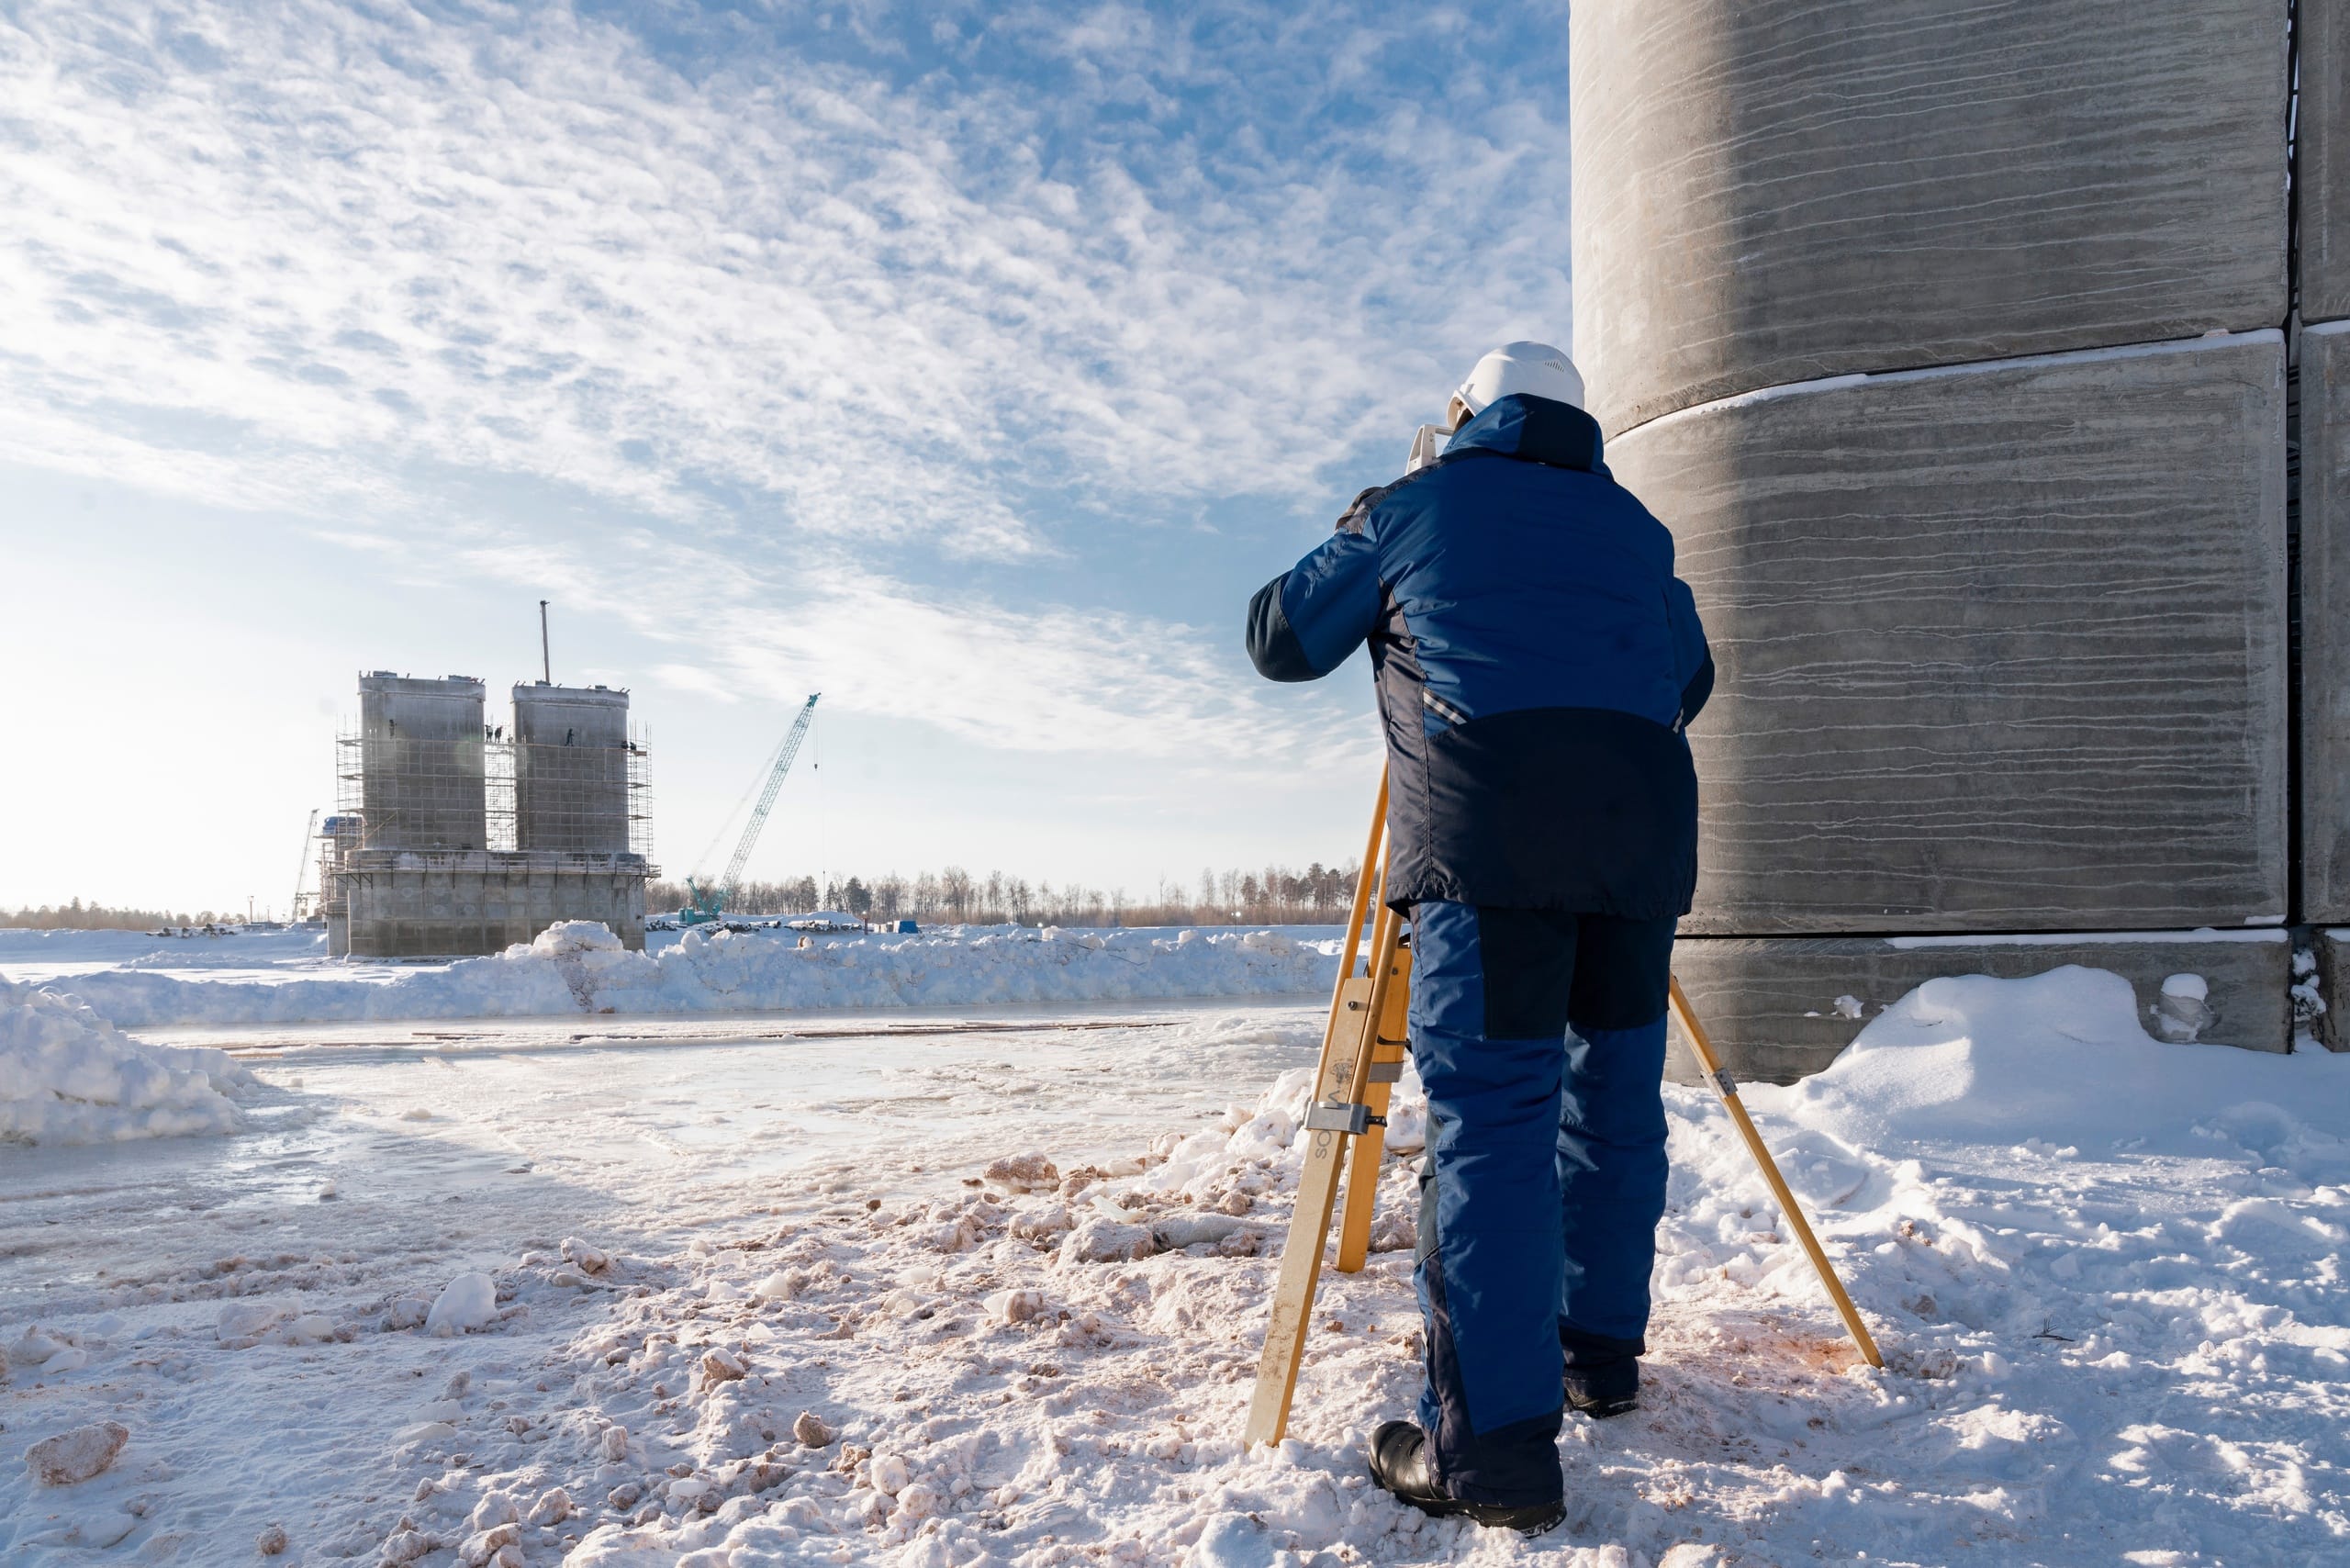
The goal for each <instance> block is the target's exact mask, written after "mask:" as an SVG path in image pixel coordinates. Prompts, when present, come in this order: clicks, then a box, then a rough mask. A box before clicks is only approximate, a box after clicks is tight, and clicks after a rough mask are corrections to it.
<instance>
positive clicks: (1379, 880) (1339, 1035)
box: [1247, 773, 1885, 1443]
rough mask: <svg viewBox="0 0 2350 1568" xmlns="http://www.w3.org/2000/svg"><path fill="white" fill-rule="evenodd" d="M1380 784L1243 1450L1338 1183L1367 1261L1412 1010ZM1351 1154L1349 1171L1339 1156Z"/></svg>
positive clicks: (1826, 1267) (1350, 1228) (1291, 1339)
mask: <svg viewBox="0 0 2350 1568" xmlns="http://www.w3.org/2000/svg"><path fill="white" fill-rule="evenodd" d="M1386 831H1387V778H1386V776H1385V775H1384V774H1383V773H1382V775H1381V776H1380V780H1379V803H1378V805H1377V806H1376V807H1374V808H1373V809H1372V812H1371V836H1370V838H1369V840H1368V841H1367V842H1366V843H1365V844H1364V846H1363V852H1362V873H1361V875H1360V877H1359V878H1358V879H1356V882H1355V896H1354V904H1353V908H1352V909H1351V911H1350V912H1349V913H1348V919H1347V937H1346V951H1345V958H1344V961H1343V962H1341V963H1340V964H1339V966H1338V983H1337V987H1336V989H1335V990H1334V991H1332V992H1331V996H1330V1018H1329V1023H1328V1024H1327V1025H1326V1027H1325V1028H1324V1030H1323V1035H1322V1061H1321V1065H1320V1066H1319V1067H1318V1068H1317V1069H1316V1070H1315V1075H1314V1099H1313V1101H1312V1103H1310V1104H1309V1106H1308V1107H1307V1109H1306V1114H1305V1129H1304V1130H1305V1131H1306V1133H1307V1134H1308V1135H1309V1136H1308V1137H1307V1139H1306V1144H1305V1166H1304V1170H1303V1171H1301V1172H1300V1173H1299V1176H1298V1181H1297V1208H1296V1210H1295V1211H1294V1212H1293V1213H1292V1215H1290V1222H1289V1241H1288V1244H1287V1245H1286V1246H1285V1247H1284V1248H1283V1249H1282V1251H1281V1279H1280V1282H1278V1283H1277V1284H1276V1285H1275V1287H1274V1291H1273V1311H1272V1316H1271V1319H1270V1321H1269V1322H1268V1323H1267V1324H1266V1326H1265V1352H1264V1355H1263V1357H1262V1358H1261V1359H1260V1360H1259V1361H1258V1363H1257V1392H1256V1395H1255V1397H1254V1398H1252V1399H1251V1400H1250V1401H1249V1404H1248V1432H1247V1440H1248V1441H1249V1442H1251V1443H1276V1442H1279V1441H1281V1435H1282V1433H1283V1432H1284V1431H1285V1430H1286V1429H1287V1428H1288V1426H1289V1406H1290V1399H1291V1396H1292V1394H1294V1393H1295V1392H1296V1389H1297V1369H1298V1366H1299V1364H1300V1363H1301V1362H1302V1361H1303V1360H1304V1354H1305V1334H1306V1329H1307V1327H1309V1325H1310V1324H1311V1322H1312V1319H1313V1314H1314V1289H1315V1285H1316V1284H1317V1283H1318V1282H1320V1280H1321V1277H1322V1250H1323V1245H1324V1243H1325V1241H1326V1239H1327V1238H1328V1236H1329V1232H1330V1214H1331V1211H1332V1210H1333V1209H1334V1208H1336V1207H1337V1206H1338V1191H1339V1177H1340V1175H1341V1174H1342V1173H1343V1174H1344V1176H1345V1179H1346V1205H1345V1218H1344V1220H1343V1221H1342V1222H1341V1224H1340V1225H1339V1227H1338V1257H1337V1267H1338V1270H1339V1271H1340V1272H1341V1273H1353V1272H1355V1271H1357V1270H1359V1269H1360V1268H1361V1267H1362V1266H1363V1260H1364V1259H1365V1257H1366V1256H1367V1255H1368V1253H1369V1252H1370V1249H1371V1203H1372V1199H1373V1196H1374V1194H1375V1193H1377V1191H1378V1187H1379V1162H1380V1159H1381V1156H1382V1154H1383V1153H1384V1152H1385V1147H1386V1133H1387V1121H1386V1117H1387V1103H1388V1097H1389V1095H1390V1094H1391V1093H1392V1092H1393V1085H1394V1083H1395V1081H1396V1080H1397V1079H1398V1078H1399V1077H1401V1076H1402V1073H1403V1067H1404V1051H1405V1044H1406V1035H1405V1025H1404V1018H1405V1015H1406V1013H1407V1012H1408V1010H1409V1008H1410V1005H1411V990H1412V979H1411V967H1412V954H1411V949H1410V948H1408V947H1406V946H1404V944H1403V930H1404V923H1403V919H1402V917H1401V916H1399V915H1397V914H1396V913H1395V912H1394V911H1393V910H1391V909H1389V908H1388V907H1387V901H1386V898H1385V893H1386V887H1387V861H1388V857H1387V855H1386V854H1385V853H1384V850H1385V848H1386V845H1385V838H1386ZM1366 915H1371V917H1372V919H1373V924H1372V926H1371V952H1370V956H1369V961H1368V963H1366V964H1363V966H1362V968H1361V970H1360V972H1358V971H1357V964H1358V961H1359V960H1360V959H1362V958H1363V956H1364V955H1363V952H1362V923H1363V918H1364V916H1366ZM1670 995H1671V1006H1672V1010H1673V1018H1674V1020H1675V1021H1676V1022H1678V1023H1679V1024H1680V1025H1681V1031H1682V1033H1683V1034H1684V1036H1687V1038H1688V1041H1689V1046H1690V1048H1691V1049H1692V1050H1693V1051H1695V1053H1696V1057H1697V1065H1698V1067H1699V1069H1700V1070H1702V1071H1703V1072H1704V1074H1705V1078H1706V1081H1707V1082H1708V1083H1710V1084H1712V1085H1713V1088H1714V1092H1716V1093H1717V1094H1718V1095H1720V1096H1721V1101H1722V1104H1723V1105H1724V1106H1725V1107H1726V1108H1727V1109H1728V1110H1729V1115H1730V1120H1731V1121H1733V1122H1735V1123H1736V1124H1737V1125H1738V1130H1739V1134H1740V1137H1743V1138H1744V1139H1745V1140H1746V1147H1747V1150H1748V1152H1750V1153H1751V1154H1752V1155H1753V1156H1754V1163H1755V1164H1756V1166H1758V1167H1759V1168H1760V1169H1761V1170H1762V1179H1763V1180H1764V1181H1765V1182H1769V1183H1770V1185H1771V1194H1772V1196H1773V1197H1774V1198H1775V1199H1777V1200H1778V1204H1779V1211H1780V1213H1782V1214H1784V1215H1786V1216H1787V1224H1788V1226H1790V1227H1791V1228H1792V1229H1793V1230H1794V1231H1795V1233H1796V1239H1797V1240H1799V1241H1801V1242H1802V1243H1803V1248H1804V1250H1805V1251H1806V1252H1807V1253H1808V1254H1809V1255H1810V1257H1811V1263H1812V1267H1813V1268H1815V1269H1817V1270H1818V1271H1819V1282H1820V1283H1821V1284H1823V1285H1825V1286H1827V1287H1828V1294H1829V1298H1830V1300H1831V1301H1833V1302H1834V1303H1835V1304H1836V1311H1837V1313H1838V1315H1839V1316H1841V1317H1842V1318H1843V1320H1844V1327H1845V1328H1846V1330H1847V1331H1849V1332H1850V1333H1851V1335H1852V1343H1853V1344H1855V1345H1857V1346H1859V1347H1860V1351H1861V1354H1862V1355H1863V1356H1864V1357H1866V1358H1867V1360H1868V1363H1869V1365H1871V1366H1873V1367H1881V1366H1883V1365H1884V1364H1885V1362H1884V1360H1883V1359H1882V1358H1881V1357H1879V1356H1878V1354H1877V1349H1876V1341H1874V1339H1872V1338H1869V1331H1868V1327H1867V1326H1866V1325H1865V1324H1863V1323H1862V1321H1861V1315H1860V1314H1859V1313H1858V1312H1856V1311H1854V1310H1853V1308H1852V1297H1851V1296H1849V1295H1846V1294H1844V1286H1843V1284H1842V1282H1841V1281H1839V1280H1838V1279H1837V1278H1836V1271H1835V1269H1834V1268H1833V1267H1832V1266H1831V1265H1830V1263H1829V1261H1828V1254H1827V1253H1825V1252H1823V1251H1821V1250H1820V1248H1819V1241H1818V1238H1816V1237H1814V1236H1813V1235H1812V1233H1811V1226H1809V1225H1808V1224H1807V1223H1805V1220H1804V1217H1803V1211H1802V1210H1801V1209H1799V1208H1797V1207H1796V1198H1795V1194H1794V1193H1791V1192H1789V1191H1788V1190H1787V1183H1786V1182H1785V1179H1784V1178H1783V1177H1781V1176H1780V1174H1779V1168H1778V1166H1777V1164H1776V1163H1774V1161H1773V1160H1772V1159H1771V1151H1770V1150H1769V1149H1768V1148H1764V1147H1763V1144H1762V1135H1761V1134H1760V1133H1758V1132H1756V1131H1755V1130H1754V1122H1753V1119H1752V1118H1751V1117H1750V1116H1749V1115H1748V1114H1746V1107H1745V1106H1744V1105H1742V1104H1740V1103H1739V1098H1738V1085H1737V1084H1736V1083H1735V1082H1734V1081H1732V1080H1731V1078H1730V1075H1729V1073H1728V1072H1726V1071H1724V1070H1723V1069H1722V1064H1721V1058H1719V1057H1718V1056H1716V1055H1715V1054H1714V1045H1713V1042H1712V1041H1711V1040H1710V1039H1708V1038H1707V1036H1706V1030H1705V1026H1704V1025H1701V1024H1699V1023H1698V1022H1697V1015H1696V1014H1695V1012H1693V1011H1692V1010H1691V1009H1690V1006H1689V999H1688V997H1687V996H1685V995H1684V994H1683V992H1682V990H1681V982H1680V981H1679V980H1673V982H1672V986H1671V992H1670ZM1350 1153H1351V1156H1352V1158H1351V1159H1349V1158H1348V1156H1349V1154H1350Z"/></svg>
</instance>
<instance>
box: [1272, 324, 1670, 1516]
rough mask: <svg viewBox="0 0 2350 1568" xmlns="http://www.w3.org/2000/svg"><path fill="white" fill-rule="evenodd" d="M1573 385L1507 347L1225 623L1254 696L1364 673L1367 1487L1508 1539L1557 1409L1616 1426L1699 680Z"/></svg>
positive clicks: (1559, 364) (1552, 1451) (1656, 569)
mask: <svg viewBox="0 0 2350 1568" xmlns="http://www.w3.org/2000/svg"><path fill="white" fill-rule="evenodd" d="M1582 404H1583V380H1582V377H1581V376H1580V375H1578V374H1577V373H1576V371H1575V368H1574V366H1573V364H1572V362H1571V361H1570V360H1569V359H1568V357H1567V356H1566V355H1565V354H1564V353H1561V352H1560V351H1559V350H1557V349H1554V348H1551V347H1550V346H1549V345H1547V344H1543V343H1535V342H1516V343H1511V344H1509V345H1508V346H1506V347H1505V348H1501V349H1497V350H1495V351H1494V353H1489V354H1487V355H1486V356H1485V357H1484V358H1483V359H1482V360H1480V361H1478V362H1477V366H1476V368H1475V369H1474V370H1473V371H1472V372H1471V374H1470V375H1469V379H1468V380H1467V381H1465V382H1464V383H1462V384H1461V386H1460V388H1459V390H1457V391H1456V392H1455V393H1454V394H1453V397H1452V400H1451V403H1450V405H1449V412H1448V423H1449V425H1450V426H1451V430H1452V434H1451V439H1450V441H1449V443H1447V444H1446V445H1445V447H1444V450H1443V454H1442V455H1441V456H1440V457H1438V458H1437V459H1436V460H1435V461H1434V462H1432V463H1429V464H1427V465H1425V466H1422V467H1420V468H1418V469H1417V470H1416V471H1415V472H1412V473H1409V474H1407V475H1406V476H1404V478H1402V479H1399V480H1397V481H1396V482H1395V483H1393V484H1392V485H1385V486H1382V487H1378V488H1376V489H1371V490H1366V491H1364V492H1363V493H1362V494H1361V495H1360V496H1358V497H1357V498H1355V502H1354V504H1353V505H1352V506H1351V507H1349V508H1348V509H1347V512H1346V515H1345V516H1343V517H1341V518H1340V519H1339V520H1338V523H1337V530H1336V532H1333V533H1332V534H1331V536H1330V538H1329V539H1328V540H1327V541H1326V542H1325V543H1323V544H1322V545H1321V546H1320V547H1319V548H1317V549H1315V551H1314V552H1313V553H1312V554H1308V555H1307V556H1306V557H1305V558H1304V560H1303V561H1300V562H1299V563H1298V564H1297V565H1296V566H1294V567H1292V568H1291V569H1290V570H1289V571H1287V572H1285V573H1283V574H1282V575H1281V577H1276V578H1275V579H1274V580H1273V581H1271V582H1270V583H1268V584H1267V585H1266V586H1265V587H1264V588H1263V589H1262V590H1261V591H1260V592H1259V593H1258V595H1257V596H1256V599H1254V601H1253V602H1252V603H1251V604H1250V605H1249V607H1248V652H1249V655H1250V657H1251V658H1252V659H1254V660H1255V662H1256V666H1257V668H1258V670H1259V672H1260V673H1261V674H1263V675H1265V676H1266V677H1267V678H1270V679H1273V680H1314V679H1316V678H1320V677H1322V676H1326V675H1327V674H1329V673H1330V672H1331V671H1332V670H1335V669H1337V667H1338V666H1340V665H1341V664H1343V663H1345V662H1346V660H1347V658H1348V655H1351V654H1352V653H1353V652H1354V650H1355V649H1356V648H1357V647H1358V646H1359V645H1360V644H1363V643H1365V642H1368V643H1369V644H1371V669H1372V673H1373V676H1374V678H1375V681H1376V684H1377V690H1378V697H1379V710H1380V717H1381V720H1382V723H1383V725H1384V727H1385V730H1386V735H1387V757H1388V770H1389V781H1388V816H1387V831H1388V835H1389V843H1390V846H1391V849H1390V853H1391V855H1392V857H1393V861H1392V866H1391V869H1390V872H1389V876H1388V881H1387V889H1386V897H1387V901H1388V902H1389V903H1390V904H1392V905H1393V906H1395V907H1396V908H1398V909H1399V910H1401V911H1403V912H1404V913H1406V914H1407V915H1408V916H1409V918H1410V921H1411V943H1412V949H1413V960H1412V963H1413V969H1412V1010H1411V1034H1412V1059H1413V1063H1414V1065H1415V1066H1416V1068H1417V1070H1418V1072H1419V1076H1420V1081H1421V1082H1422V1083H1423V1084H1424V1085H1425V1086H1426V1087H1427V1096H1428V1155H1427V1160H1426V1163H1425V1166H1424V1169H1423V1173H1422V1175H1421V1178H1420V1225H1419V1257H1418V1270H1417V1281H1418V1288H1419V1297H1420V1309H1421V1313H1422V1316H1424V1318H1425V1319H1426V1324H1427V1336H1426V1361H1427V1386H1426V1388H1425V1390H1424V1391H1423V1392H1422V1394H1421V1395H1420V1402H1419V1411H1418V1416H1419V1420H1418V1422H1417V1423H1416V1424H1415V1423H1413V1422H1409V1421H1390V1422H1388V1423H1386V1424H1385V1425H1383V1426H1382V1427H1381V1428H1379V1429H1378V1431H1377V1432H1375V1433H1374V1434H1373V1435H1372V1439H1371V1473H1372V1474H1373V1476H1374V1477H1375V1478H1376V1479H1377V1480H1378V1482H1379V1484H1381V1485H1382V1486H1384V1487H1385V1488H1387V1489H1388V1490H1389V1491H1390V1492H1392V1493H1393V1494H1394V1495H1396V1496H1397V1497H1398V1498H1400V1499H1402V1500H1403V1501H1404V1502H1406V1503H1410V1504H1412V1505H1414V1506H1417V1507H1420V1508H1422V1509H1425V1510H1426V1511H1427V1512H1428V1513H1431V1514H1456V1513H1457V1514H1466V1515H1468V1516H1469V1517H1471V1518H1474V1519H1476V1520H1478V1521H1479V1522H1481V1523H1486V1524H1494V1525H1507V1526H1512V1527H1515V1528H1516V1529H1522V1530H1526V1531H1527V1532H1529V1533H1534V1532H1539V1531H1540V1530H1543V1529H1549V1528H1550V1527H1551V1526H1552V1525H1554V1524H1556V1523H1557V1522H1558V1520H1559V1518H1561V1513H1562V1511H1563V1496H1562V1493H1563V1488H1562V1484H1561V1477H1560V1470H1559V1462H1558V1454H1557V1450H1556V1447H1555V1444H1556V1441H1557V1438H1558V1434H1559V1427H1560V1422H1561V1418H1562V1407H1563V1406H1566V1405H1572V1406H1575V1407H1576V1408H1577V1409H1578V1410H1581V1411H1583V1412H1585V1413H1587V1414H1589V1415H1592V1416H1595V1417H1606V1416H1612V1415H1616V1414H1618V1413H1620V1412H1622V1411H1626V1410H1629V1409H1631V1408H1633V1407H1634V1405H1635V1403H1636V1401H1637V1397H1638V1394H1639V1360H1638V1358H1639V1355H1640V1354H1641V1352H1642V1350H1644V1349H1645V1348H1646V1347H1645V1345H1644V1344H1643V1341H1642V1335H1643V1333H1644V1332H1645V1330H1646V1328H1647V1325H1648V1314H1649V1271H1650V1269H1651V1265H1652V1264H1653V1262H1654V1260H1655V1252H1656V1226H1657V1221H1658V1219H1659V1218H1660V1217H1661V1216H1662V1214H1663V1212H1664V1186H1665V1157H1664V1108H1663V1104H1662V1098H1661V1094H1660V1092H1659V1083H1660V1081H1661V1079H1662V1071H1663V1065H1664V1014H1665V991H1666V985H1667V980H1668V976H1669V974H1670V969H1671V962H1672V954H1673V924H1674V921H1675V918H1676V917H1677V916H1679V915H1682V914H1684V913H1687V912H1688V909H1689V897H1690V892H1691V890H1692V888H1693V887H1694V885H1695V880H1696V874H1697V784H1696V775H1695V772H1694V770H1693V769H1692V767H1691V766H1690V760H1689V747H1688V743H1687V741H1686V739H1685V738H1684V734H1683V731H1684V726H1685V725H1686V724H1687V723H1688V722H1689V721H1690V720H1692V719H1694V718H1695V717H1696V715H1697V711H1698V710H1699V709H1700V708H1701V707H1703V706H1704V704H1705V701H1706V698H1707V693H1708V692H1709V691H1710V690H1711V689H1712V688H1713V680H1714V665H1713V658H1712V655H1711V654H1710V653H1709V652H1708V651H1707V646H1706V636H1705V631H1704V629H1703V627H1702V626H1701V625H1700V624H1699V622H1698V619H1697V610H1696V605H1695V601H1694V600H1693V599H1692V598H1691V596H1690V592H1689V589H1688V587H1687V586H1686V585H1685V584H1684V583H1683V582H1682V581H1681V580H1680V579H1679V578H1678V577H1674V576H1673V537H1672V535H1671V534H1669V533H1667V532H1665V530H1664V528H1663V526H1662V524H1661V523H1659V522H1658V521H1656V519H1655V518H1653V517H1651V516H1650V515H1649V513H1648V510H1647V509H1645V508H1644V507H1642V506H1641V505H1640V503H1639V500H1637V499H1636V498H1633V496H1632V495H1631V494H1630V492H1628V491H1627V490H1625V489H1624V488H1623V487H1621V486H1619V485H1617V483H1616V482H1615V480H1614V479H1612V478H1611V477H1609V476H1608V473H1607V470H1606V467H1605V466H1604V465H1602V464H1601V462H1600V436H1599V427H1598V425H1597V424H1596V423H1595V421H1594V420H1592V418H1591V416H1590V415H1588V414H1586V413H1584V412H1583V407H1582Z"/></svg>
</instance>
